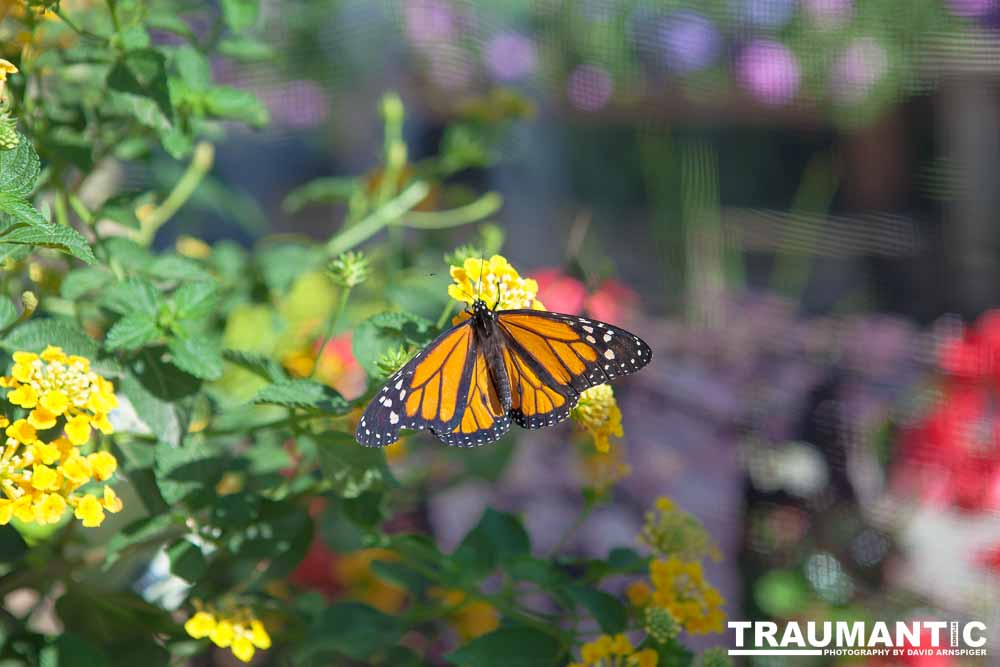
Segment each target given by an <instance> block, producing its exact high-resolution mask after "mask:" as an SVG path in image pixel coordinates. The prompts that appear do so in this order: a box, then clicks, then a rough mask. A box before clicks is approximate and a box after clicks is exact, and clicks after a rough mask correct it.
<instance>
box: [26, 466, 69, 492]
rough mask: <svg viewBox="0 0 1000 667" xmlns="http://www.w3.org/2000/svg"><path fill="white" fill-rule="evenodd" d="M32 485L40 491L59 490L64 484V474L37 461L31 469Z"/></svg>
mask: <svg viewBox="0 0 1000 667" xmlns="http://www.w3.org/2000/svg"><path fill="white" fill-rule="evenodd" d="M31 485H32V486H33V487H35V488H36V489H38V490H39V491H58V490H59V487H60V486H62V475H60V474H59V472H58V471H57V470H53V469H52V468H50V467H48V466H45V465H38V464H37V463H36V464H35V466H34V467H33V468H32V469H31Z"/></svg>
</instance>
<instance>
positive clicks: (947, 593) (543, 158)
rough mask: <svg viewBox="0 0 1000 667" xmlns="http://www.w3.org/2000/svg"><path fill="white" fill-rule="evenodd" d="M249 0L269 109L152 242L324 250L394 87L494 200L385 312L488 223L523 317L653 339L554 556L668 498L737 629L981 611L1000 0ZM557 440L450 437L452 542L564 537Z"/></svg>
mask: <svg viewBox="0 0 1000 667" xmlns="http://www.w3.org/2000/svg"><path fill="white" fill-rule="evenodd" d="M262 12H263V16H262V18H261V26H262V28H263V29H262V30H261V34H262V35H264V36H265V38H266V39H265V41H266V44H265V45H263V47H262V51H261V57H260V58H258V59H257V62H255V63H253V64H245V63H244V64H234V63H233V61H230V60H220V61H219V62H217V63H215V68H216V72H215V74H216V75H217V77H219V79H220V80H221V82H223V83H226V84H228V85H232V86H236V87H240V88H244V89H247V90H251V91H253V92H255V93H257V94H258V95H259V96H260V97H261V98H262V99H263V100H264V102H265V104H266V105H267V107H268V110H269V111H270V114H271V119H272V122H271V124H270V125H269V126H268V127H267V128H266V129H264V130H261V131H249V130H240V129H234V130H233V131H232V132H230V133H229V135H228V139H227V140H226V141H225V142H224V143H223V144H221V145H220V146H219V147H218V153H217V161H216V165H217V166H216V169H215V172H214V175H213V177H212V179H211V180H209V181H207V182H206V184H204V185H203V188H202V189H203V190H204V191H205V194H204V197H203V200H202V202H201V204H203V205H200V204H199V202H198V200H197V199H196V200H194V201H193V203H192V205H190V206H188V207H186V208H185V209H184V210H183V211H182V213H181V214H180V215H178V216H177V217H176V218H175V219H174V220H172V221H171V222H170V223H169V225H168V227H166V228H165V229H164V231H163V232H162V233H161V235H160V237H159V239H160V243H162V244H166V245H173V244H174V243H175V242H179V243H181V244H183V243H184V242H185V240H186V239H188V238H189V237H192V236H193V237H199V238H201V239H204V240H205V241H208V242H217V241H221V240H232V241H235V242H236V243H239V244H243V245H246V244H249V243H252V242H253V241H254V239H256V238H258V237H260V236H261V235H263V234H265V233H275V232H277V233H287V234H305V235H309V236H313V237H316V238H326V237H328V236H329V235H330V234H331V233H332V232H333V231H334V230H335V229H336V227H337V226H338V225H339V224H340V220H341V219H342V214H343V210H344V206H345V204H344V203H343V202H339V201H336V200H337V197H336V184H337V182H338V180H337V179H339V178H346V177H348V176H351V175H354V174H358V173H368V174H369V177H370V178H372V179H373V182H376V181H377V178H378V174H377V173H375V172H372V170H373V169H374V168H375V166H376V165H377V155H376V154H375V153H373V147H378V146H380V145H382V142H383V122H382V119H381V118H380V117H379V116H378V115H377V114H375V113H373V110H374V109H377V108H378V105H379V100H380V99H381V98H382V96H383V94H384V93H385V92H386V91H396V92H398V94H399V96H400V98H401V99H402V101H403V104H404V106H405V110H406V116H405V124H404V126H403V136H404V138H405V140H406V142H407V144H408V146H409V151H410V155H409V158H410V161H411V162H413V163H415V164H419V162H420V160H421V159H422V158H424V157H427V156H431V155H438V154H440V155H443V156H444V158H442V159H438V160H437V162H436V164H437V165H438V168H439V169H440V175H441V176H442V178H444V177H447V182H448V190H447V191H444V190H442V192H441V193H439V194H440V196H441V197H454V196H457V197H458V199H459V200H461V193H462V191H463V189H464V190H465V191H467V192H478V191H485V190H490V191H495V192H497V193H499V194H500V195H501V196H502V197H503V202H504V204H503V207H502V208H501V209H500V210H499V212H498V213H496V214H495V215H494V216H493V217H492V219H491V225H492V226H487V227H485V228H477V226H467V227H460V228H456V229H453V230H447V231H443V232H434V233H431V234H430V235H427V234H422V235H420V237H419V241H418V240H417V239H416V235H414V238H410V237H401V238H398V239H395V242H396V243H397V247H398V248H399V249H400V253H401V259H400V260H399V261H400V267H401V270H404V267H405V271H406V273H404V274H401V275H403V276H405V278H406V279H405V281H401V282H400V284H398V285H397V286H396V287H395V288H394V289H395V294H396V298H398V299H399V300H400V301H401V302H403V303H406V302H408V301H409V300H411V297H413V295H414V294H416V293H417V292H419V291H421V290H428V289H439V290H440V289H442V287H441V286H443V285H444V284H445V283H446V282H447V280H448V279H447V275H446V274H447V271H446V268H445V265H444V264H443V262H442V260H441V257H442V256H443V254H444V253H445V252H447V251H448V250H450V249H451V248H453V247H454V246H455V245H457V244H459V243H481V244H482V245H489V243H488V242H487V241H483V240H482V239H483V238H486V237H488V236H490V235H491V234H493V235H498V234H500V233H501V230H502V234H503V235H504V238H505V244H504V246H503V254H504V255H505V256H506V257H508V259H509V260H510V261H511V262H512V263H513V264H514V265H515V266H517V267H518V268H519V269H520V271H521V273H522V274H524V275H529V276H532V277H535V278H537V279H538V280H539V283H540V285H541V289H540V294H539V298H540V299H541V300H542V301H543V302H544V303H545V305H546V306H547V307H548V308H550V309H552V310H561V311H564V312H581V311H585V312H588V313H590V314H591V315H593V316H595V317H599V318H601V319H605V320H609V321H612V322H615V323H618V324H621V325H623V326H627V327H629V328H631V329H634V330H635V331H636V332H638V333H640V334H641V335H642V336H643V337H644V338H645V339H646V340H647V341H649V343H650V344H651V346H652V347H653V349H654V362H653V364H652V366H651V368H650V369H648V370H646V371H644V372H643V373H641V374H639V375H637V376H635V377H634V378H630V379H628V380H626V381H624V382H622V383H621V384H620V389H619V399H620V403H621V405H622V410H623V412H624V429H625V437H624V439H623V440H622V441H621V444H620V445H618V447H619V448H620V449H619V452H620V456H621V457H622V460H623V461H625V462H627V463H628V464H630V466H631V469H632V474H631V475H630V476H629V477H628V478H627V479H624V480H622V481H621V482H620V483H619V484H618V486H617V488H616V489H615V491H614V502H612V503H610V504H607V505H603V506H601V507H600V508H599V509H597V510H596V511H595V512H594V513H593V514H592V515H591V516H590V517H589V518H588V519H587V521H586V522H585V524H584V525H583V526H582V528H581V530H580V532H579V533H578V535H577V537H576V538H575V540H576V543H575V544H573V545H571V546H572V548H573V549H576V550H578V551H580V552H584V553H590V554H593V555H595V556H603V555H605V554H606V553H607V551H608V549H609V548H612V547H614V546H618V545H633V544H634V541H635V535H636V534H637V532H639V530H640V528H641V525H642V517H643V512H644V511H645V510H646V509H647V508H648V507H649V506H650V505H651V503H652V502H653V499H655V498H656V497H658V496H661V495H668V496H670V497H672V498H673V499H674V500H675V501H676V502H677V503H678V504H679V505H680V506H681V507H683V508H685V509H686V510H688V511H691V512H692V513H694V514H695V515H697V516H698V517H699V518H700V519H702V520H703V521H704V522H705V523H706V525H707V527H708V529H709V531H710V532H711V533H712V535H713V536H714V537H715V539H716V540H717V541H718V542H719V544H720V546H721V548H722V551H723V558H722V560H721V561H720V562H719V563H718V564H715V565H713V566H712V571H711V576H712V578H713V579H714V581H715V582H716V583H717V584H718V585H719V586H720V587H721V588H722V589H723V591H724V593H725V594H726V598H727V600H728V603H727V608H726V611H727V615H728V616H729V617H730V618H734V619H737V618H738V619H743V618H779V619H782V618H802V619H830V618H849V619H870V620H886V621H891V620H894V619H897V618H899V619H905V618H917V617H921V618H923V617H932V616H933V617H942V618H947V619H949V620H950V619H964V618H976V619H982V620H985V621H986V622H987V623H988V624H989V625H990V627H991V629H993V630H994V631H995V630H998V629H1000V606H998V605H997V603H996V601H997V600H998V599H1000V520H998V515H997V510H998V509H1000V449H998V435H1000V421H998V414H997V408H998V406H1000V403H998V401H997V393H996V390H997V389H998V387H1000V384H998V382H1000V366H998V365H997V364H998V363H1000V362H998V361H997V359H1000V356H998V355H997V353H998V352H1000V317H998V316H997V315H995V314H993V313H992V312H991V311H990V309H991V308H992V307H994V306H995V305H997V304H1000V225H998V224H997V221H996V216H997V214H998V213H1000V188H998V187H997V186H996V179H997V174H998V172H1000V169H998V165H1000V76H998V75H1000V32H998V31H1000V4H998V3H997V2H996V1H995V0H701V1H696V0H659V1H654V0H646V1H642V0H616V1H615V0H577V1H559V0H533V1H532V0H508V1H505V2H492V1H487V0H395V1H380V2H375V1H369V0H311V1H310V2H302V3H282V2H274V1H270V2H265V3H263V8H262ZM163 38H164V39H166V38H169V37H168V36H164V37H163ZM174 176H175V174H170V173H164V174H158V173H156V170H155V168H152V170H151V172H150V173H146V172H129V173H128V174H126V175H125V178H127V179H131V180H133V181H135V182H136V183H139V182H148V181H150V180H153V181H155V180H156V179H158V178H162V179H164V180H165V181H168V182H169V181H170V179H172V178H173V177H174ZM313 179H323V180H321V181H318V183H319V184H320V185H318V186H316V188H317V189H314V190H312V191H309V192H303V190H302V189H301V188H300V186H301V185H302V183H304V182H308V181H312V180H313ZM222 186H225V187H224V191H225V193H227V194H225V197H226V198H225V199H224V200H221V199H220V197H222V196H223V195H222V194H221V193H222V192H223V187H222ZM215 187H218V188H219V189H218V190H212V188H215ZM206 188H207V190H206ZM456 193H458V194H457V195H456ZM290 195H291V196H290ZM210 200H211V201H214V202H216V203H215V204H214V205H213V206H209V205H208V204H207V203H206V202H208V201H210ZM219 201H222V202H223V203H222V204H219V203H218V202H219ZM179 247H180V246H179ZM442 296H443V294H442ZM412 300H414V301H416V300H417V299H415V298H413V299H412ZM437 312H438V310H435V309H430V312H429V313H428V316H430V317H434V316H435V314H436V313H437ZM343 356H344V357H345V359H344V360H342V361H343V364H342V366H341V367H338V368H340V370H339V371H338V372H340V373H343V372H346V371H344V370H343V369H344V368H349V367H350V361H351V360H350V359H349V357H350V352H349V351H345V352H344V353H343ZM355 369H356V366H355ZM338 379H339V381H341V382H342V383H343V382H345V380H344V376H343V375H341V376H339V377H338ZM564 439H565V433H563V432H560V431H558V430H557V429H548V430H546V431H543V432H537V433H531V434H530V435H527V436H525V437H523V438H521V439H520V442H519V443H518V446H517V447H516V448H515V447H514V446H513V445H512V444H511V443H509V442H505V443H502V444H500V445H497V446H496V447H494V448H486V449H484V450H483V451H474V452H472V451H470V452H462V453H461V454H462V456H463V457H464V463H465V464H466V465H469V466H470V467H471V468H472V469H474V470H476V469H478V470H480V473H479V474H478V475H474V476H473V477H472V478H471V479H470V478H469V477H465V476H462V477H456V478H455V479H454V480H451V481H449V479H448V478H447V476H442V477H441V479H440V482H441V483H440V484H435V485H431V486H430V487H429V489H428V498H427V500H426V513H427V517H428V520H429V522H430V525H431V528H432V529H433V530H434V532H435V533H436V534H437V536H438V537H439V539H440V540H441V541H442V543H443V545H444V547H445V548H450V547H451V546H453V545H454V544H456V543H457V541H458V540H459V538H460V537H461V536H462V535H463V534H464V533H465V532H466V530H467V529H468V528H469V527H470V526H471V525H472V523H473V522H474V521H475V520H476V518H477V517H478V516H479V514H480V512H481V510H482V508H483V507H484V506H485V505H486V504H487V503H490V504H494V505H497V506H500V507H502V508H504V509H510V510H516V511H519V512H522V513H524V515H525V517H526V521H527V523H528V525H529V528H530V529H531V532H532V533H533V534H534V537H535V544H536V545H538V548H539V549H540V550H541V551H542V552H548V551H549V550H550V549H551V548H552V547H553V546H555V545H553V544H549V543H547V542H546V539H547V537H549V538H550V537H551V536H553V535H559V534H561V533H562V532H563V531H562V530H561V527H562V526H563V525H564V524H565V523H566V522H567V521H570V520H572V518H573V517H574V516H575V515H576V512H577V509H578V505H579V503H580V502H581V501H580V499H579V498H578V494H577V493H576V492H575V491H574V489H575V488H577V486H578V484H577V481H576V480H577V478H578V477H579V476H580V475H581V474H583V475H586V474H587V471H581V470H580V466H579V462H578V461H577V459H576V458H575V457H574V454H573V452H572V451H569V450H568V449H567V448H565V447H560V446H559V445H560V443H561V442H564ZM427 444H428V446H430V443H427ZM435 446H436V445H435ZM435 455H436V456H437V454H435ZM449 455H452V454H449ZM452 456H454V455H452ZM420 461H421V459H420V458H419V455H415V456H411V457H410V458H409V459H408V460H407V462H406V463H405V465H411V466H418V465H421V463H420ZM477 466H478V468H477ZM553 471H555V472H554V473H553ZM550 541H551V539H550ZM322 567H326V566H325V565H324V566H322ZM300 574H301V573H300ZM307 574H308V573H307ZM303 576H305V575H303ZM998 639H1000V637H997V636H994V642H995V641H996V640H998ZM727 640H728V637H726V638H724V639H723V641H727ZM719 642H720V638H719V637H708V638H706V639H705V640H704V642H703V643H704V644H705V645H711V644H717V643H719ZM992 645H996V644H995V643H993V644H992ZM774 660H778V659H777V658H775V659H774ZM795 660H799V659H795ZM913 660H920V658H913ZM925 660H930V659H925ZM933 660H934V661H935V662H933V664H934V665H939V666H940V665H952V664H961V663H959V662H958V661H957V660H955V661H954V662H953V661H952V660H953V659H951V658H933ZM800 662H801V660H800ZM760 664H782V663H780V662H769V663H764V662H761V663H760ZM866 664H872V665H876V664H881V663H878V662H877V661H874V660H872V659H869V662H868V663H866ZM908 664H931V663H929V662H927V663H923V662H912V663H908Z"/></svg>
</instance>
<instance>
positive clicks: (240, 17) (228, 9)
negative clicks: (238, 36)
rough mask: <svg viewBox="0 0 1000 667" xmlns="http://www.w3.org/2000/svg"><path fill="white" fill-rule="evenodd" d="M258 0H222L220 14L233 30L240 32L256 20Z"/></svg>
mask: <svg viewBox="0 0 1000 667" xmlns="http://www.w3.org/2000/svg"><path fill="white" fill-rule="evenodd" d="M259 9H260V3H259V2H258V0H222V16H223V18H225V20H226V25H227V26H229V28H230V29H231V30H232V31H233V32H242V31H244V30H246V29H247V28H250V27H252V26H253V24H254V23H256V22H257V13H258V11H259Z"/></svg>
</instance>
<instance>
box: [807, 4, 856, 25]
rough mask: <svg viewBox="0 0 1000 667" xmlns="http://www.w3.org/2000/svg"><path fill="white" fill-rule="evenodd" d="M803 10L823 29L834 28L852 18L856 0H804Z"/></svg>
mask: <svg viewBox="0 0 1000 667" xmlns="http://www.w3.org/2000/svg"><path fill="white" fill-rule="evenodd" d="M802 10H803V11H804V12H805V14H806V16H808V17H809V20H810V21H812V23H813V24H814V25H815V26H816V27H817V28H820V29H821V30H832V29H834V28H837V27H839V26H841V25H843V24H845V23H847V22H848V21H849V20H850V19H851V15H852V14H853V13H854V0H803V2H802Z"/></svg>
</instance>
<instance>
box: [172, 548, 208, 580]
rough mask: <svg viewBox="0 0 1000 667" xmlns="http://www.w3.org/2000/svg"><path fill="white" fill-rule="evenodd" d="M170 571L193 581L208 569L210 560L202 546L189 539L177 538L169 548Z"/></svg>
mask: <svg viewBox="0 0 1000 667" xmlns="http://www.w3.org/2000/svg"><path fill="white" fill-rule="evenodd" d="M167 557H168V558H169V559H170V571H171V572H172V573H174V574H176V575H177V576H178V577H180V578H181V579H184V580H186V581H190V582H192V583H194V582H196V581H198V580H199V579H201V577H202V576H203V575H204V574H205V572H206V571H207V570H208V561H207V560H205V554H204V553H202V550H201V547H199V546H198V545H196V544H194V543H192V542H191V541H189V540H186V539H181V540H177V541H176V542H174V543H173V544H171V545H170V547H168V548H167Z"/></svg>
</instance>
